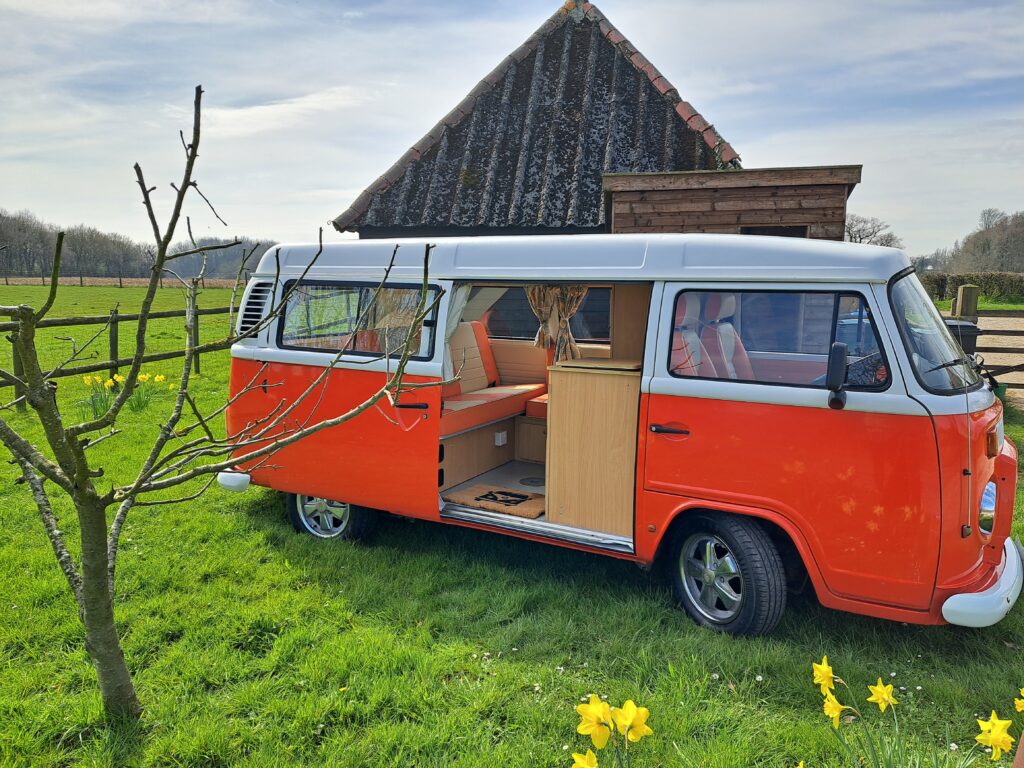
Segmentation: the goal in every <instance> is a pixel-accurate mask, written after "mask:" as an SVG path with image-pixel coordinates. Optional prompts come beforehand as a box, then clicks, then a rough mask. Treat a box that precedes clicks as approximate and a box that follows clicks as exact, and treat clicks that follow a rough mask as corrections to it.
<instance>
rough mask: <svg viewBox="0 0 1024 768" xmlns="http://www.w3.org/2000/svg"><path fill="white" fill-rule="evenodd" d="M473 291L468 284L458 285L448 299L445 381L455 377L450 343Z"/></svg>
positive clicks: (443, 374) (445, 337) (443, 372)
mask: <svg viewBox="0 0 1024 768" xmlns="http://www.w3.org/2000/svg"><path fill="white" fill-rule="evenodd" d="M472 289H473V287H472V286H471V285H469V284H468V283H464V284H461V285H459V284H457V285H455V286H454V287H453V288H452V292H451V294H450V296H449V297H448V315H447V317H446V319H445V324H444V368H443V370H442V377H443V378H444V379H445V380H447V379H450V378H452V377H453V376H454V375H455V363H454V362H453V361H452V351H451V350H450V349H449V348H448V342H450V341H451V340H452V336H454V335H455V329H456V328H458V327H459V321H460V320H461V319H462V313H463V312H464V311H465V310H466V304H467V303H468V302H469V294H470V291H472ZM460 363H461V361H460Z"/></svg>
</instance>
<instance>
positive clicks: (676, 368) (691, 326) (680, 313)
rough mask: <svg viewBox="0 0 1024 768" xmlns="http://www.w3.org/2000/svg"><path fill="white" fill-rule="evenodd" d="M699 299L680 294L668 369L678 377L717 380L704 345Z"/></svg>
mask: <svg viewBox="0 0 1024 768" xmlns="http://www.w3.org/2000/svg"><path fill="white" fill-rule="evenodd" d="M699 328H700V295H699V294H693V293H690V294H686V293H683V294H680V296H679V298H678V299H677V300H676V317H675V323H674V324H673V327H672V349H671V351H670V353H669V362H668V368H669V371H671V372H672V373H673V374H675V375H676V376H700V377H701V378H709V379H714V378H717V377H718V373H717V372H716V371H715V365H714V363H712V362H711V358H710V357H709V356H708V351H707V350H706V349H705V348H704V345H703V344H702V343H701V340H700V336H699V335H698V329H699Z"/></svg>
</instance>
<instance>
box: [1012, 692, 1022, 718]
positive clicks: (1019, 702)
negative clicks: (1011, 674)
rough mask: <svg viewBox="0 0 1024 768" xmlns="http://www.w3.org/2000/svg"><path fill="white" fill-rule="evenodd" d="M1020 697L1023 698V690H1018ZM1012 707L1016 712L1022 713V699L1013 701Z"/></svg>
mask: <svg viewBox="0 0 1024 768" xmlns="http://www.w3.org/2000/svg"><path fill="white" fill-rule="evenodd" d="M1020 695H1021V696H1022V697H1024V688H1021V689H1020ZM1013 706H1014V707H1016V709H1017V711H1018V712H1024V698H1020V699H1014V700H1013Z"/></svg>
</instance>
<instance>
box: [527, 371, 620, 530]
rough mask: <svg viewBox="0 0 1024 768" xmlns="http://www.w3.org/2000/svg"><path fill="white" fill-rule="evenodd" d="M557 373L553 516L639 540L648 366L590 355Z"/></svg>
mask: <svg viewBox="0 0 1024 768" xmlns="http://www.w3.org/2000/svg"><path fill="white" fill-rule="evenodd" d="M549 371H550V383H549V397H548V444H547V467H546V470H545V474H546V478H547V480H546V489H545V491H546V494H547V519H548V520H549V521H550V522H552V523H559V524H561V525H571V526H573V527H575V528H585V529H587V530H593V531H602V532H604V533H612V534H616V535H619V536H626V537H629V538H632V537H633V504H634V497H635V476H636V474H635V473H636V444H637V421H638V417H639V410H640V364H639V363H638V362H636V361H624V360H589V359H584V360H571V361H564V362H562V363H560V364H558V365H555V366H552V367H551V368H550V369H549Z"/></svg>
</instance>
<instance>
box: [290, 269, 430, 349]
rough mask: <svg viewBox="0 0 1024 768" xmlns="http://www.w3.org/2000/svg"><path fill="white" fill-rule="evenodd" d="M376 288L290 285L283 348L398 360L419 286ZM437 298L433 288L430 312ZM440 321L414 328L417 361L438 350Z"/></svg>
mask: <svg viewBox="0 0 1024 768" xmlns="http://www.w3.org/2000/svg"><path fill="white" fill-rule="evenodd" d="M377 288H378V285H377V284H376V283H373V284H369V283H362V284H360V283H320V282H305V281H304V282H302V283H299V284H297V285H296V284H295V283H288V284H287V285H286V286H285V291H289V290H290V291H291V294H290V296H289V298H288V301H287V303H286V305H285V307H284V317H283V318H282V319H281V321H280V322H279V326H278V328H279V330H278V346H280V347H282V348H284V349H308V350H315V351H322V352H333V353H335V354H337V353H338V352H339V351H342V350H344V352H345V354H353V355H371V356H378V357H379V356H384V355H390V356H397V355H400V354H401V348H402V345H403V343H404V341H405V339H406V336H407V334H408V333H409V332H410V327H411V325H412V322H413V319H414V318H415V316H416V310H417V308H418V305H419V300H420V290H421V287H420V286H418V285H408V286H404V285H396V286H390V285H389V286H387V287H385V288H383V289H381V291H380V294H379V295H378V296H377V298H376V300H374V294H375V293H376V292H377ZM436 295H437V290H436V289H435V288H430V290H429V292H428V295H427V306H429V305H430V303H431V302H432V301H433V300H434V298H435V297H436ZM434 326H435V318H434V317H433V316H431V317H429V318H428V319H427V320H426V321H424V322H423V323H422V325H420V326H418V327H415V328H412V333H413V334H414V336H415V341H414V347H413V349H414V352H413V359H427V358H430V357H431V353H432V350H433V339H434Z"/></svg>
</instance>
